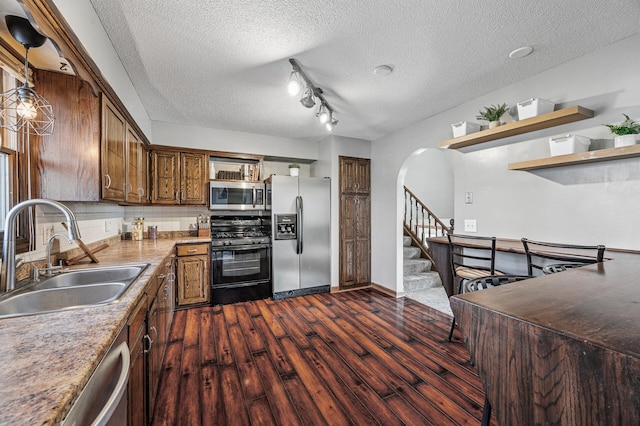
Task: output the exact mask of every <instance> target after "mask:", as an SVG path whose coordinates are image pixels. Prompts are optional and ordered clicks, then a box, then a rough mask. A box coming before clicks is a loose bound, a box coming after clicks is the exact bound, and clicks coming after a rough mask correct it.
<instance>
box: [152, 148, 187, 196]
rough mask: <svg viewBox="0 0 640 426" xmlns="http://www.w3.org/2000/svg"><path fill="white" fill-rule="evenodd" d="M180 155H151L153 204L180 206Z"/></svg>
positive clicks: (175, 153)
mask: <svg viewBox="0 0 640 426" xmlns="http://www.w3.org/2000/svg"><path fill="white" fill-rule="evenodd" d="M179 167H180V153H179V152H177V151H153V152H152V154H151V181H152V185H151V186H152V191H151V202H152V203H154V204H180V200H179V195H180V194H179V191H180V185H179V182H178V181H179V177H180V175H179Z"/></svg>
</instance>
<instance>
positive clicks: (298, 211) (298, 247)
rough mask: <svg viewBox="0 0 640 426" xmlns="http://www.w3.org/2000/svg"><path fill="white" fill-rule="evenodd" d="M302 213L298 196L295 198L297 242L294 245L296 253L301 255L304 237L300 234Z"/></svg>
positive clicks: (302, 208) (300, 199) (300, 198)
mask: <svg viewBox="0 0 640 426" xmlns="http://www.w3.org/2000/svg"><path fill="white" fill-rule="evenodd" d="M303 212H304V206H303V205H302V196H300V195H298V196H297V197H296V217H297V222H298V223H296V228H298V229H297V231H298V240H297V245H296V253H297V254H302V250H304V246H303V244H304V235H303V233H302V228H303V217H302V215H303Z"/></svg>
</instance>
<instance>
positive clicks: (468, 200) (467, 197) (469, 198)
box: [464, 192, 473, 204]
mask: <svg viewBox="0 0 640 426" xmlns="http://www.w3.org/2000/svg"><path fill="white" fill-rule="evenodd" d="M464 203H465V204H473V192H465V193H464Z"/></svg>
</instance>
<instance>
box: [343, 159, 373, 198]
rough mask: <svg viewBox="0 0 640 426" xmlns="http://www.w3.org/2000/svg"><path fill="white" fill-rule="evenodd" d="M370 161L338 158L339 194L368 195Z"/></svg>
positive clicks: (369, 188)
mask: <svg viewBox="0 0 640 426" xmlns="http://www.w3.org/2000/svg"><path fill="white" fill-rule="evenodd" d="M370 164H371V160H369V159H368V158H353V157H340V192H341V193H356V194H369V193H370V192H371V168H370Z"/></svg>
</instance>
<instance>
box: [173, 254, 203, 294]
mask: <svg viewBox="0 0 640 426" xmlns="http://www.w3.org/2000/svg"><path fill="white" fill-rule="evenodd" d="M177 278H178V305H179V306H184V305H192V304H196V303H207V302H209V301H210V300H211V299H210V294H211V286H210V285H209V256H208V255H204V256H203V255H199V256H184V257H178V273H177Z"/></svg>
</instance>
